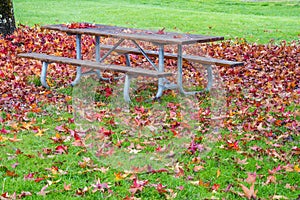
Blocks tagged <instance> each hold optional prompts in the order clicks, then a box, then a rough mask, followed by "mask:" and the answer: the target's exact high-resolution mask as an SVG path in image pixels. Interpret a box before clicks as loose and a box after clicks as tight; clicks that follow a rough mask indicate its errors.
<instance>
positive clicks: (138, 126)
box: [0, 0, 300, 200]
mask: <svg viewBox="0 0 300 200" xmlns="http://www.w3.org/2000/svg"><path fill="white" fill-rule="evenodd" d="M299 6H300V5H299V1H274V2H273V1H233V0H232V1H219V0H216V1H212V0H207V1H183V0H182V1H158V0H157V1H149V0H148V1H147V0H141V1H139V0H132V1H128V2H123V1H120V0H116V1H97V0H94V1H92V0H91V1H51V0H48V1H46V0H40V1H36V0H27V1H21V0H14V8H15V15H16V20H17V21H18V22H19V23H21V24H26V25H30V26H32V25H34V24H48V23H67V22H77V21H88V22H95V23H103V24H111V25H121V26H128V27H138V28H148V29H161V28H162V27H166V29H167V30H168V31H180V32H191V33H203V34H212V35H224V36H226V39H229V38H235V37H238V38H246V40H247V41H250V42H251V43H248V42H245V40H243V39H239V40H234V39H233V40H226V41H224V42H221V43H211V44H207V45H203V46H198V45H195V46H192V47H190V49H188V48H186V49H185V50H186V51H190V52H198V51H202V52H203V53H205V54H209V55H211V56H214V57H218V58H223V59H227V58H231V59H234V60H239V61H243V62H244V63H245V66H243V67H236V68H226V67H216V66H215V67H214V80H215V81H216V84H215V85H214V87H213V89H212V91H211V92H210V93H203V94H201V95H195V96H186V97H184V96H181V95H179V94H178V93H177V91H175V92H174V91H165V92H164V95H163V96H162V98H161V99H159V100H158V101H149V99H150V98H151V97H152V96H153V95H154V94H155V92H156V84H155V82H153V81H151V80H148V79H137V81H133V84H132V85H133V90H132V91H131V95H132V96H131V98H132V99H133V103H132V104H130V105H128V104H125V103H124V102H123V101H122V86H123V79H121V80H120V81H111V82H103V81H102V82H96V81H92V82H90V81H89V80H90V79H86V80H87V81H86V82H84V81H81V83H80V84H79V85H78V86H75V87H69V86H66V85H68V84H69V83H70V81H72V80H73V79H74V76H75V69H74V67H72V66H64V65H55V64H51V65H49V70H48V79H47V82H48V84H49V85H50V86H51V87H52V88H51V89H50V90H49V89H45V88H43V87H41V83H40V81H39V73H40V69H41V63H40V62H38V61H33V60H27V59H21V58H18V57H17V53H20V52H24V51H26V52H27V51H34V52H44V53H51V54H55V55H61V54H63V55H74V54H75V38H74V36H70V35H66V34H62V33H58V32H46V31H44V32H43V31H41V30H40V29H39V27H31V28H30V27H27V26H20V27H19V28H18V29H17V30H16V32H15V33H14V34H13V35H12V36H10V37H9V38H6V39H5V38H0V122H1V123H0V199H1V200H2V199H5V200H6V199H81V198H85V199H123V200H138V199H142V200H144V199H149V200H154V199H180V200H181V199H189V200H190V199H191V200H197V199H299V198H300V196H299V195H300V193H299V191H300V185H299V180H300V164H299V163H300V158H299V155H300V144H299V141H300V134H299V132H300V102H299V99H300V85H299V84H300V83H299V80H300V77H299V71H300V69H299V55H300V44H299V42H298V41H297V42H292V40H298V39H299V34H300V32H299V31H300V29H299V28H300V25H299V15H300V13H299V8H300V7H299ZM129 13H130V14H129ZM271 39H274V40H275V41H276V42H272V43H268V42H269V41H270V40H271ZM282 40H287V41H288V42H282ZM82 41H83V44H82V52H83V55H84V56H85V57H91V56H92V55H93V52H91V49H93V47H94V45H95V42H94V40H93V38H91V37H88V36H83V40H82ZM110 41H111V40H110V39H108V40H106V39H103V41H102V42H103V43H108V42H110ZM252 42H258V44H256V43H252ZM142 45H144V44H142ZM150 47H152V46H150ZM132 58H133V59H132V62H133V65H143V64H146V63H147V62H146V61H145V59H143V57H142V56H136V57H132ZM116 60H117V62H118V64H124V63H125V59H124V58H123V57H122V56H118V55H114V56H113V57H109V58H108V62H113V61H114V62H116ZM156 62H157V61H156ZM165 67H166V69H168V70H172V69H174V68H175V67H176V62H174V61H172V60H167V61H166V63H165ZM105 75H106V76H111V75H112V74H111V73H106V74H105ZM203 75H205V71H204V70H203V68H202V67H201V66H197V65H194V64H192V63H187V62H184V79H185V82H184V83H185V85H189V86H191V87H193V88H196V89H203V88H204V87H205V78H203V77H204V76H203ZM92 89H94V90H92ZM93 91H94V92H93Z"/></svg>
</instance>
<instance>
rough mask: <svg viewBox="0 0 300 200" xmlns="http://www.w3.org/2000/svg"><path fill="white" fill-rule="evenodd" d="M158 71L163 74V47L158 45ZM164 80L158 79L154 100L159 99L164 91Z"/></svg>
mask: <svg viewBox="0 0 300 200" xmlns="http://www.w3.org/2000/svg"><path fill="white" fill-rule="evenodd" d="M158 71H160V72H163V71H164V45H163V44H159V50H158ZM164 80H165V79H164V78H159V79H158V91H157V94H156V96H155V98H159V97H161V96H162V94H163V91H164V88H165V87H164Z"/></svg>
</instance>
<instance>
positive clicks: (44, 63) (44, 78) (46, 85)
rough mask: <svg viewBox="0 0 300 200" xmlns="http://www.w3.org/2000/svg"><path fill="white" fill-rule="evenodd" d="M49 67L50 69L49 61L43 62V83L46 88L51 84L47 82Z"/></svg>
mask: <svg viewBox="0 0 300 200" xmlns="http://www.w3.org/2000/svg"><path fill="white" fill-rule="evenodd" d="M47 69H48V63H47V62H43V66H42V71H41V83H42V85H43V86H44V87H45V88H49V85H48V84H47V81H46V76H47Z"/></svg>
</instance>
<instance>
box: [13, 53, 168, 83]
mask: <svg viewBox="0 0 300 200" xmlns="http://www.w3.org/2000/svg"><path fill="white" fill-rule="evenodd" d="M18 56H19V57H23V58H30V59H36V60H41V61H45V62H47V63H52V62H55V63H61V64H69V65H74V66H82V67H88V68H93V69H100V70H112V71H116V72H123V73H127V74H131V75H137V76H138V75H141V76H149V77H154V78H163V77H167V76H172V75H173V74H172V73H170V72H159V71H155V70H148V69H142V68H133V67H128V66H120V65H106V64H102V63H99V62H95V61H90V60H79V59H74V58H67V57H61V56H53V55H47V54H42V53H20V54H18Z"/></svg>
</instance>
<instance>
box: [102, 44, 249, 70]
mask: <svg viewBox="0 0 300 200" xmlns="http://www.w3.org/2000/svg"><path fill="white" fill-rule="evenodd" d="M112 48H113V46H111V45H101V49H103V50H110V49H112ZM114 51H115V52H117V53H120V54H142V52H141V51H140V50H139V49H138V48H131V47H121V46H119V47H117V48H116V49H115V50H114ZM144 51H145V53H146V54H147V55H149V56H158V52H157V51H151V50H144ZM164 56H165V57H166V58H173V59H176V58H177V54H174V53H164ZM182 58H183V59H184V60H187V61H190V62H195V63H200V64H205V65H218V66H226V67H237V66H243V65H244V63H243V62H238V61H229V60H223V59H216V58H210V57H204V56H195V55H183V56H182Z"/></svg>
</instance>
